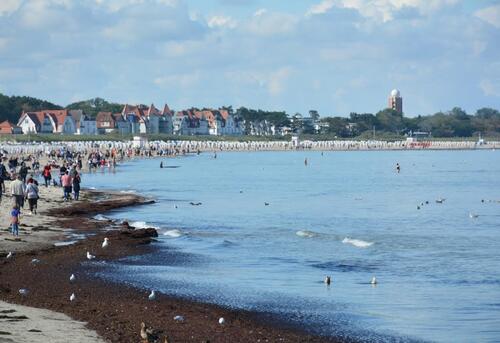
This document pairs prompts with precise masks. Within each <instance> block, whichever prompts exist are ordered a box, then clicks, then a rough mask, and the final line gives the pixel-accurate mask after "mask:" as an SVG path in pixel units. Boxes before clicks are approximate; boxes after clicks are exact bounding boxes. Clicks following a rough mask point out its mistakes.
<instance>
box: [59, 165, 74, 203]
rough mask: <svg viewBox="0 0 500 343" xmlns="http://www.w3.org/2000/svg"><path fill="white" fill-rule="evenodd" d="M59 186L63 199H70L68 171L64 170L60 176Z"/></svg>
mask: <svg viewBox="0 0 500 343" xmlns="http://www.w3.org/2000/svg"><path fill="white" fill-rule="evenodd" d="M61 186H62V187H63V191H64V201H68V200H71V188H72V182H71V176H69V172H68V171H67V170H66V171H65V173H64V175H62V176H61Z"/></svg>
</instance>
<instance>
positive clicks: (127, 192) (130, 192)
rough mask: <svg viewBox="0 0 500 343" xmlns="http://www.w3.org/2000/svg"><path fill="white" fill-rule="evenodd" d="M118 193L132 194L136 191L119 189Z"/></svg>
mask: <svg viewBox="0 0 500 343" xmlns="http://www.w3.org/2000/svg"><path fill="white" fill-rule="evenodd" d="M120 193H125V194H134V193H136V191H134V190H128V191H120Z"/></svg>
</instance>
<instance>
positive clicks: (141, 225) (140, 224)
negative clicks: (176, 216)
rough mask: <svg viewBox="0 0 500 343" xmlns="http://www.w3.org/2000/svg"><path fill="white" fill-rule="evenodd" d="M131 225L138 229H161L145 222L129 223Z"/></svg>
mask: <svg viewBox="0 0 500 343" xmlns="http://www.w3.org/2000/svg"><path fill="white" fill-rule="evenodd" d="M129 225H130V226H133V227H135V228H136V229H149V228H153V229H159V227H158V226H154V225H151V224H148V223H147V222H143V221H137V222H131V223H129Z"/></svg>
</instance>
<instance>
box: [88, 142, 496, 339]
mask: <svg viewBox="0 0 500 343" xmlns="http://www.w3.org/2000/svg"><path fill="white" fill-rule="evenodd" d="M306 158H307V160H308V165H307V166H306V165H305V163H304V160H305V159H306ZM163 161H164V164H165V165H166V166H167V167H168V168H163V169H160V168H159V164H160V160H137V161H132V162H128V163H126V164H124V165H122V166H120V167H119V169H118V170H117V172H116V173H115V174H114V175H113V177H103V176H102V175H101V174H103V173H107V171H103V172H97V173H95V174H93V175H85V176H84V185H86V186H93V187H96V188H108V189H118V190H124V191H136V192H139V193H141V194H146V195H149V196H152V197H154V198H156V199H157V203H156V204H154V205H151V206H143V207H138V208H131V209H126V210H125V211H118V212H114V213H113V214H112V215H111V217H114V218H127V219H128V220H130V221H135V222H136V223H135V225H138V226H141V225H143V226H156V227H158V228H160V229H161V236H160V243H159V244H158V245H159V247H160V249H159V252H157V253H155V254H154V255H153V254H152V255H148V256H141V257H139V258H137V257H135V258H128V259H124V260H122V261H119V262H117V263H114V264H113V265H111V266H110V267H109V268H108V270H107V271H106V272H105V273H104V274H105V276H106V277H109V278H115V279H119V280H121V281H124V282H131V283H134V284H136V285H140V286H143V287H144V288H147V289H156V290H159V291H162V292H164V293H168V294H175V295H179V296H183V297H189V298H195V299H199V300H204V301H208V302H213V303H217V304H222V305H225V306H229V307H235V308H244V309H250V310H256V311H261V312H263V313H272V314H277V315H279V316H281V317H282V318H286V319H287V320H289V321H292V322H297V323H301V324H302V325H304V326H305V327H306V328H308V329H310V330H314V331H316V332H320V333H324V334H333V335H339V336H347V337H354V338H358V339H360V340H364V341H377V342H378V341H380V342H386V341H387V342H392V341H436V342H499V341H500V202H499V201H500V153H499V152H498V151H407V152H401V151H400V152H390V151H379V152H373V151H371V152H324V153H323V154H321V152H253V153H219V154H218V155H217V158H216V159H215V158H214V156H213V155H212V154H209V153H206V154H201V155H200V156H188V157H181V158H175V159H164V160H163ZM396 163H399V164H400V165H401V173H400V174H397V173H396V172H395V164H396ZM440 198H443V199H445V200H444V201H443V202H442V203H437V202H436V200H437V199H440ZM483 201H484V202H483ZM426 202H428V204H427V203H426ZM190 203H194V204H196V203H201V205H199V206H193V205H192V204H190ZM266 203H267V204H268V205H266ZM422 203H423V205H422ZM417 206H420V209H418V208H417ZM326 275H330V276H331V277H332V284H331V285H330V286H326V285H325V284H324V283H323V282H322V280H323V278H324V277H325V276H326ZM373 276H375V277H376V278H377V280H378V284H377V285H376V286H372V285H370V280H371V278H372V277H373Z"/></svg>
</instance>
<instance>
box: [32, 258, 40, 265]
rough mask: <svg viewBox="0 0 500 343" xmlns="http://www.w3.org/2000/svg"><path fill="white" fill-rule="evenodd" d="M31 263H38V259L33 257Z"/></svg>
mask: <svg viewBox="0 0 500 343" xmlns="http://www.w3.org/2000/svg"><path fill="white" fill-rule="evenodd" d="M31 263H33V264H37V263H40V260H39V259H37V258H34V259H32V260H31Z"/></svg>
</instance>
